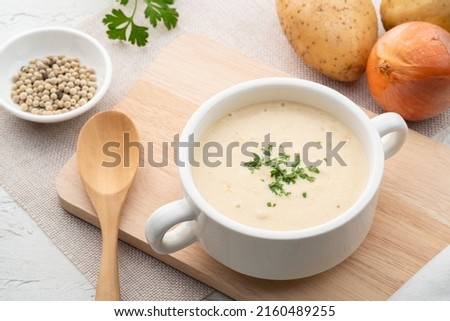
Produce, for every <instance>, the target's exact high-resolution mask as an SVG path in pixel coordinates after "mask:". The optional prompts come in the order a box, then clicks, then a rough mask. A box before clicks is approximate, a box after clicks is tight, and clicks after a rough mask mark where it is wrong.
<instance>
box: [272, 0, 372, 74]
mask: <svg viewBox="0 0 450 321" xmlns="http://www.w3.org/2000/svg"><path fill="white" fill-rule="evenodd" d="M277 12H278V17H279V20H280V24H281V26H282V28H283V31H284V33H285V35H286V37H287V39H288V40H289V42H290V44H291V45H292V47H293V48H294V49H295V51H296V53H297V54H298V55H299V56H300V57H301V58H302V60H303V61H304V62H305V64H307V65H309V66H310V67H312V68H314V69H316V70H318V71H320V72H321V73H323V74H325V75H327V76H329V77H331V78H333V79H337V80H341V81H354V80H357V79H359V78H360V77H361V76H362V75H363V73H364V71H365V68H366V64H367V59H368V57H369V53H370V50H371V49H372V47H373V45H374V44H375V42H376V40H377V37H378V20H377V15H376V12H375V8H374V6H373V4H372V1H371V0H277Z"/></svg>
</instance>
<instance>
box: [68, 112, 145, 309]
mask: <svg viewBox="0 0 450 321" xmlns="http://www.w3.org/2000/svg"><path fill="white" fill-rule="evenodd" d="M127 135H129V136H128V137H127ZM138 141H139V135H138V133H137V130H136V127H135V126H134V124H133V122H132V121H131V119H129V118H128V117H127V116H126V115H125V114H124V113H121V112H119V111H104V112H100V113H98V114H96V115H94V116H93V117H92V118H91V119H89V120H88V121H87V122H86V124H85V125H84V126H83V128H82V129H81V132H80V135H79V137H78V143H77V152H76V154H77V156H76V157H77V167H78V171H79V173H80V176H81V180H82V181H83V185H84V188H85V189H86V192H87V195H88V196H89V198H90V200H91V202H92V205H93V206H94V208H95V210H96V212H97V216H98V219H99V221H100V228H101V231H102V257H101V263H100V272H99V275H98V281H97V290H96V294H95V299H96V300H120V285H119V271H118V264H117V263H118V260H117V243H118V235H119V222H120V214H121V211H122V207H123V204H124V201H125V199H126V196H127V193H128V189H129V188H130V186H131V183H132V181H133V179H134V176H135V174H136V171H137V168H138V164H139V149H138V148H131V147H130V144H129V142H138ZM126 142H128V143H126ZM133 147H135V146H133Z"/></svg>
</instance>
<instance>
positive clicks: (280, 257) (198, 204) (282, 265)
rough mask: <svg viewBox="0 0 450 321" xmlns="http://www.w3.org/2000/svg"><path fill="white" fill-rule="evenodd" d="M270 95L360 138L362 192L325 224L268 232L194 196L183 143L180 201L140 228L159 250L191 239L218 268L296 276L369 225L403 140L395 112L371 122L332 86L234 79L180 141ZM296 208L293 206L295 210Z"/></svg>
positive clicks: (336, 256)
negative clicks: (364, 173) (365, 171)
mask: <svg viewBox="0 0 450 321" xmlns="http://www.w3.org/2000/svg"><path fill="white" fill-rule="evenodd" d="M272 100H285V101H295V102H299V103H303V104H306V105H310V106H313V107H316V108H318V109H322V110H325V111H327V112H328V113H330V114H332V115H334V116H336V117H337V118H338V119H339V120H340V121H342V122H343V123H344V124H346V125H347V126H348V127H349V128H350V129H351V130H352V131H353V132H354V133H355V134H356V136H357V137H358V138H359V140H360V142H361V144H362V146H363V148H364V150H365V153H366V155H367V159H368V168H369V175H368V180H367V184H366V186H365V188H364V190H363V192H362V193H361V195H360V197H359V198H358V199H357V200H356V201H355V202H354V204H353V205H352V206H351V207H350V208H349V209H348V210H346V211H345V212H343V213H342V214H341V215H339V216H338V217H336V218H335V219H333V220H330V221H328V222H326V223H324V224H321V225H318V226H315V227H311V228H306V229H300V230H293V231H271V230H265V229H258V228H254V227H250V226H247V225H243V224H241V223H238V222H236V221H234V220H232V219H230V218H228V217H227V216H225V215H223V214H221V213H220V212H219V211H217V210H216V209H215V208H213V207H212V206H211V205H210V204H208V202H207V201H206V200H205V199H204V198H203V197H202V195H201V194H200V193H199V191H198V189H197V187H196V185H195V183H194V180H193V178H192V175H191V167H190V166H189V165H188V164H189V148H179V150H178V155H179V161H180V162H179V164H181V165H182V164H185V166H181V165H179V166H178V171H179V177H180V179H181V184H182V187H183V189H184V193H185V197H184V199H181V200H178V201H174V202H172V203H169V204H166V205H164V206H162V207H161V208H159V209H157V210H156V211H155V212H154V213H152V214H151V215H150V217H149V219H148V221H147V224H146V227H145V235H146V238H147V241H148V242H149V244H150V246H151V247H152V248H153V250H155V251H156V252H158V253H162V254H168V253H172V252H175V251H178V250H180V249H182V248H184V247H186V246H189V245H190V244H191V243H193V242H196V241H197V242H200V244H201V246H202V247H203V249H204V250H205V251H206V252H207V253H208V254H209V255H211V256H212V257H213V258H215V259H216V260H217V261H219V262H220V263H222V264H223V265H225V266H227V267H229V268H231V269H233V270H235V271H238V272H240V273H243V274H246V275H249V276H253V277H258V278H264V279H278V280H282V279H296V278H303V277H307V276H311V275H314V274H317V273H320V272H323V271H325V270H328V269H330V268H332V267H333V266H335V265H337V264H339V263H340V262H342V261H343V260H345V259H346V258H347V257H348V256H350V255H351V254H352V253H353V252H354V251H355V250H356V249H357V248H358V247H359V245H360V244H361V243H362V241H363V240H364V238H365V237H366V235H367V233H368V232H369V230H370V227H371V225H372V221H373V217H374V214H375V208H376V204H377V195H378V190H379V186H380V183H381V180H382V176H383V171H384V161H385V159H386V158H388V157H390V156H392V155H393V154H395V153H396V152H397V151H398V150H399V149H400V148H401V146H402V145H403V143H404V141H405V138H406V134H407V131H408V128H407V125H406V123H405V121H404V120H403V119H402V118H401V117H400V116H399V115H398V114H395V113H385V114H381V115H378V116H376V117H374V118H372V119H370V118H369V117H368V116H367V115H366V113H364V111H363V110H361V108H360V107H358V106H357V105H356V104H354V103H353V102H352V101H351V100H350V99H348V98H346V97H345V96H343V95H342V94H340V93H338V92H337V91H335V90H333V89H331V88H328V87H325V86H323V85H320V84H317V83H314V82H310V81H306V80H300V79H295V78H264V79H258V80H253V81H248V82H245V83H241V84H238V85H236V86H233V87H231V88H228V89H226V90H224V91H222V92H220V93H218V94H216V95H215V96H213V97H211V98H210V99H209V100H207V101H206V102H205V103H204V104H202V105H201V106H200V107H199V108H198V109H197V110H196V112H195V113H194V114H193V115H192V116H191V118H190V119H189V121H188V122H187V124H186V126H185V128H184V130H183V132H182V134H181V137H180V146H181V144H182V143H183V142H184V143H187V142H188V141H189V136H190V135H192V134H193V135H194V136H193V137H195V140H196V141H198V139H199V138H200V137H201V136H202V134H203V132H204V131H205V130H206V129H207V128H208V127H210V126H211V125H213V124H214V123H215V122H216V121H217V120H219V119H220V118H222V117H223V116H225V115H227V114H228V113H230V112H232V111H233V110H236V109H238V108H241V107H244V106H247V105H250V104H254V103H259V102H266V101H272ZM294 130H295V129H294ZM293 210H295V209H293Z"/></svg>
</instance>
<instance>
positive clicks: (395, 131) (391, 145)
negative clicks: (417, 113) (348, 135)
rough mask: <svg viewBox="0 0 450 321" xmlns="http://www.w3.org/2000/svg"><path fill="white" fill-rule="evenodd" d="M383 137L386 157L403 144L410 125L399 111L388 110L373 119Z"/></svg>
mask: <svg viewBox="0 0 450 321" xmlns="http://www.w3.org/2000/svg"><path fill="white" fill-rule="evenodd" d="M371 121H372V123H373V124H374V126H375V128H376V129H377V131H378V133H379V134H380V137H381V142H382V144H383V149H384V158H385V159H388V158H389V157H391V156H392V155H394V154H395V153H397V152H398V151H399V150H400V148H401V147H402V146H403V144H404V143H405V140H406V135H407V134H408V126H407V125H406V122H405V121H404V119H403V118H402V117H401V116H400V115H399V114H397V113H393V112H387V113H384V114H381V115H377V116H375V117H373V118H372V119H371Z"/></svg>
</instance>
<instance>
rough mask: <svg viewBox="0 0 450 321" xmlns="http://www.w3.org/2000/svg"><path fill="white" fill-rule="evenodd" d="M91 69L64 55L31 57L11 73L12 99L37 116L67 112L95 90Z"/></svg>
mask: <svg viewBox="0 0 450 321" xmlns="http://www.w3.org/2000/svg"><path fill="white" fill-rule="evenodd" d="M96 80H97V77H96V75H95V71H94V70H93V69H92V68H88V67H86V66H83V65H81V64H80V60H79V58H77V57H66V56H65V55H58V56H53V55H52V56H47V57H44V58H42V59H32V60H30V61H29V64H28V65H27V66H23V67H22V68H21V69H20V71H19V72H18V73H17V74H15V75H13V77H12V81H13V84H12V86H11V99H12V100H13V102H14V103H16V104H18V105H19V107H20V109H21V110H23V111H27V112H30V113H32V114H36V115H53V114H61V113H66V112H68V111H71V110H74V109H75V108H78V107H80V106H82V105H84V104H86V103H87V102H88V101H89V100H90V99H92V97H93V96H94V94H95V92H96V90H97V83H96Z"/></svg>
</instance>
